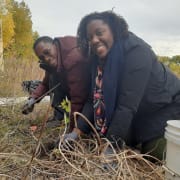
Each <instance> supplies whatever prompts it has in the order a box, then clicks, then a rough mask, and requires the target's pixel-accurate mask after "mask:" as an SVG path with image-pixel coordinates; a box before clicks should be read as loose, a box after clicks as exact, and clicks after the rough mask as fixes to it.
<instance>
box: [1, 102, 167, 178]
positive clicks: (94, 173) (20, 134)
mask: <svg viewBox="0 0 180 180" xmlns="http://www.w3.org/2000/svg"><path fill="white" fill-rule="evenodd" d="M20 107H21V105H17V106H16V107H2V108H1V109H0V119H1V120H0V143H1V146H0V179H16V180H19V179H27V180H30V179H33V180H34V179H37V180H44V179H50V180H60V179H65V180H71V179H73V180H74V179H75V180H76V179H78V180H79V179H82V180H84V179H98V180H101V179H114V180H115V179H120V180H121V179H122V180H124V179H125V180H141V179H142V180H144V179H149V180H151V179H152V180H156V179H157V180H161V179H164V172H163V168H162V167H161V165H156V164H153V163H151V162H149V161H148V160H146V159H144V158H143V156H142V155H141V154H138V153H136V152H135V151H132V150H130V149H129V148H125V149H123V150H119V151H118V152H117V153H116V154H115V155H113V156H112V157H111V158H112V159H113V162H115V163H116V164H117V166H116V168H115V169H114V168H110V169H109V170H104V169H103V168H102V163H104V162H106V159H105V158H104V156H103V155H102V154H101V153H100V152H101V150H102V148H103V147H104V146H106V145H107V144H108V143H109V142H108V141H107V140H106V139H100V142H99V139H98V138H93V139H92V138H91V139H90V138H85V137H83V138H82V139H80V140H79V141H78V142H75V143H74V146H73V148H74V149H73V150H62V149H61V148H58V147H57V146H55V144H57V143H55V142H56V141H57V139H58V137H59V135H62V134H63V132H64V126H63V125H62V126H61V127H57V128H54V129H48V128H46V127H45V122H46V120H47V117H48V116H49V114H50V113H51V109H50V108H49V107H48V106H47V105H46V104H39V105H38V106H37V107H36V109H35V111H34V112H33V113H31V114H30V115H28V116H24V115H22V114H21V112H20ZM32 125H38V128H37V130H36V131H34V132H33V131H31V130H30V126H32Z"/></svg>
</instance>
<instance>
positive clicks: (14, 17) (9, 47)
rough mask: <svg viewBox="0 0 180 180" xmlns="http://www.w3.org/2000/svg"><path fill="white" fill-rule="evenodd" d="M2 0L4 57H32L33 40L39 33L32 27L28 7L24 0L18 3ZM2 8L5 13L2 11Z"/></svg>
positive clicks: (0, 17)
mask: <svg viewBox="0 0 180 180" xmlns="http://www.w3.org/2000/svg"><path fill="white" fill-rule="evenodd" d="M1 2H3V1H2V0H1ZM4 2H5V3H4V7H3V8H1V10H0V19H1V20H2V34H3V50H4V59H6V58H12V57H13V58H22V59H28V58H31V57H33V56H34V54H33V50H32V46H33V42H34V40H35V39H36V38H37V37H38V36H39V35H38V32H37V31H33V29H32V20H31V12H30V9H29V7H28V6H27V5H26V3H25V2H24V1H22V2H20V3H19V2H17V1H15V0H5V1H4ZM4 10H5V11H6V13H4V12H3V11H4Z"/></svg>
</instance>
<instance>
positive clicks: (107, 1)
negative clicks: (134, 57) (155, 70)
mask: <svg viewBox="0 0 180 180" xmlns="http://www.w3.org/2000/svg"><path fill="white" fill-rule="evenodd" d="M17 1H18V2H21V0H17ZM24 1H25V3H26V4H27V5H28V7H29V9H30V11H31V13H32V22H33V30H34V31H38V33H39V35H40V36H44V35H48V36H51V37H58V36H66V35H76V31H77V27H78V24H79V22H80V20H81V18H82V17H84V16H85V15H87V14H88V13H91V12H95V11H105V10H112V9H113V11H114V12H115V13H117V14H119V15H121V16H123V17H124V18H125V20H126V21H127V23H128V25H129V30H130V31H132V32H133V33H135V34H136V35H137V36H139V37H141V38H142V39H144V40H145V41H146V42H147V43H149V44H150V45H151V47H152V48H153V50H154V51H155V53H156V54H157V55H160V56H170V57H172V56H175V55H180V20H179V19H180V10H179V7H180V0H24Z"/></svg>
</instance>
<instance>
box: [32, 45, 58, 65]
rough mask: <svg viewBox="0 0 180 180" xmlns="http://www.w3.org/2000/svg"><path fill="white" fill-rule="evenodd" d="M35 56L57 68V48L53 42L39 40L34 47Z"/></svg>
mask: <svg viewBox="0 0 180 180" xmlns="http://www.w3.org/2000/svg"><path fill="white" fill-rule="evenodd" d="M34 51H35V54H36V56H37V57H38V58H39V59H40V60H42V61H43V62H44V63H46V64H47V65H49V66H50V67H52V68H57V49H56V46H55V45H54V44H51V43H48V42H39V43H38V44H37V45H36V48H35V50H34Z"/></svg>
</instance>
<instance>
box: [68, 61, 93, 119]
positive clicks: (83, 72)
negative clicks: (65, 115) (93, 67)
mask: <svg viewBox="0 0 180 180" xmlns="http://www.w3.org/2000/svg"><path fill="white" fill-rule="evenodd" d="M89 83H90V74H89V67H88V65H87V63H86V62H81V63H77V64H75V65H74V66H73V67H72V68H71V69H69V70H68V72H67V85H68V89H69V95H70V98H71V118H72V115H73V113H74V112H81V111H82V108H83V106H84V104H85V101H86V100H87V96H88V91H89Z"/></svg>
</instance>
